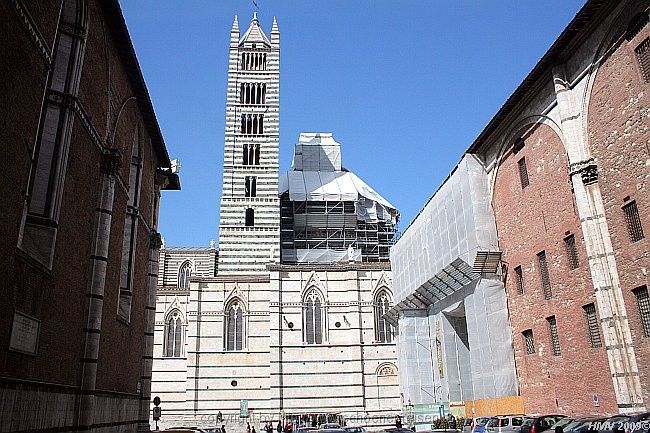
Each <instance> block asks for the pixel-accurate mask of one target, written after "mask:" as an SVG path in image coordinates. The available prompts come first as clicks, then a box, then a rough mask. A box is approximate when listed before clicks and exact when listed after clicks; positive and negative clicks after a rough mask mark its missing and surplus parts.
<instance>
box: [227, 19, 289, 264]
mask: <svg viewBox="0 0 650 433" xmlns="http://www.w3.org/2000/svg"><path fill="white" fill-rule="evenodd" d="M279 90H280V31H279V30H278V24H277V22H276V20H275V18H273V27H272V28H271V38H270V39H269V38H268V37H267V36H266V35H265V34H264V31H263V30H262V28H261V27H260V23H259V20H258V19H257V13H255V14H254V15H253V19H252V21H251V23H250V25H249V26H248V30H246V32H245V33H244V34H243V36H240V32H239V24H238V22H237V17H235V20H234V22H233V25H232V30H231V31H230V57H229V63H228V94H227V100H226V132H225V143H224V158H223V191H222V194H221V215H220V220H219V268H218V273H219V274H221V275H227V274H230V275H246V274H261V273H266V272H267V271H266V265H267V264H268V263H269V262H271V261H273V260H275V258H276V257H279V252H278V249H279V241H280V206H279V199H278V169H279V166H278V164H279V163H278V148H279V140H280V136H279V107H280V105H279V102H280V101H279V96H280V92H279Z"/></svg>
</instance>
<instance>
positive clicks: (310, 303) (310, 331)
mask: <svg viewBox="0 0 650 433" xmlns="http://www.w3.org/2000/svg"><path fill="white" fill-rule="evenodd" d="M322 305H323V304H322V302H321V299H320V296H319V294H318V292H317V291H316V290H315V289H312V290H310V291H309V292H308V293H307V295H306V296H305V298H304V300H303V303H302V312H303V329H304V334H303V340H304V342H305V343H306V344H322V343H323V327H324V326H323V325H324V323H323V307H322Z"/></svg>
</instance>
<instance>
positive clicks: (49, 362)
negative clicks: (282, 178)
mask: <svg viewBox="0 0 650 433" xmlns="http://www.w3.org/2000/svg"><path fill="white" fill-rule="evenodd" d="M82 3H83V2H82ZM86 3H87V10H86V12H87V14H88V20H87V23H88V31H87V38H86V45H85V56H84V61H83V67H82V69H81V71H82V72H81V80H80V85H79V93H78V101H79V104H80V105H81V107H82V108H83V110H84V111H85V112H86V113H87V115H88V120H89V121H90V123H91V127H92V128H93V129H94V130H96V131H97V133H98V135H99V141H95V140H94V139H93V137H92V135H91V134H90V133H89V131H88V128H86V127H85V126H84V125H83V122H82V121H81V119H80V117H79V116H78V115H75V116H74V125H73V129H72V135H71V140H70V146H69V154H68V159H67V161H68V162H67V167H66V171H65V175H64V178H65V180H64V187H63V194H62V197H61V206H60V209H61V210H60V214H59V217H58V228H57V239H56V243H55V250H54V258H53V261H52V265H51V269H48V268H47V266H46V265H42V264H39V263H37V262H36V261H34V260H33V259H32V258H30V256H29V254H27V253H25V252H22V251H20V250H19V248H18V247H17V245H18V244H19V241H18V239H19V232H20V227H21V224H22V218H23V210H24V206H25V197H26V192H27V190H28V178H29V173H30V164H29V154H30V152H31V151H30V149H33V148H34V143H35V142H36V141H37V135H38V122H39V116H40V113H41V107H42V102H43V97H44V94H45V90H46V86H47V62H46V61H45V60H44V58H45V57H47V55H48V54H47V53H48V52H49V55H50V56H51V51H52V46H53V45H54V40H55V33H56V28H57V22H58V14H59V10H60V8H61V4H62V1H49V2H45V1H43V2H40V1H38V2H37V1H31V0H23V1H21V2H17V3H12V2H3V3H2V4H0V20H2V22H3V23H7V25H6V26H5V27H6V32H5V33H4V35H5V37H4V38H2V40H0V49H1V50H2V52H3V53H7V56H8V57H7V59H6V60H7V61H6V62H2V64H0V75H2V76H3V79H4V80H5V82H6V86H3V90H5V89H6V90H5V93H3V94H2V96H3V99H4V100H5V101H10V104H11V109H10V110H8V111H7V112H6V114H5V115H4V117H3V118H2V121H3V125H2V126H3V127H2V128H0V134H1V135H0V139H1V141H2V142H3V143H13V145H11V146H9V147H8V148H7V149H6V152H5V153H4V154H3V157H4V158H5V164H6V167H5V169H3V170H2V174H0V176H2V182H0V197H2V203H3V212H2V213H1V215H0V242H1V243H2V245H3V247H2V248H1V249H0V263H2V264H3V271H2V272H1V273H0V297H2V299H3V304H2V307H1V309H2V314H0V350H1V351H2V356H0V430H3V431H5V430H6V429H9V430H14V429H20V430H29V431H37V430H38V429H39V428H41V429H43V428H61V429H65V428H66V427H70V426H72V425H73V424H74V423H75V422H77V421H76V420H77V419H78V416H77V410H78V408H79V398H78V396H79V386H80V378H81V376H82V371H81V368H80V366H81V365H82V363H81V357H82V356H84V355H83V353H84V351H83V349H84V341H85V340H84V335H85V334H84V328H85V327H86V326H87V322H86V321H87V314H88V305H87V298H86V293H87V291H88V290H89V287H90V285H91V279H92V277H93V266H92V263H93V259H92V258H91V255H92V254H93V251H94V239H95V233H96V229H97V228H96V222H97V211H96V209H97V208H98V206H99V199H100V193H101V188H102V174H101V171H100V163H101V157H102V147H105V146H111V145H112V146H114V147H117V148H119V149H120V150H121V152H122V155H123V156H122V166H121V169H120V172H119V178H120V180H118V182H117V186H116V189H115V200H114V205H113V213H112V224H111V227H110V229H111V238H110V245H109V255H108V265H107V267H108V271H107V275H106V284H105V294H104V304H103V311H102V313H103V314H102V323H101V342H100V351H99V360H98V375H97V382H96V389H97V390H101V392H99V391H98V394H96V395H97V396H98V397H97V399H96V402H97V403H96V405H95V415H96V416H95V419H94V422H96V423H97V422H101V423H105V424H106V427H108V430H106V431H109V430H110V427H111V425H112V424H115V428H117V429H118V430H120V431H134V430H135V428H136V422H137V417H138V410H139V406H138V403H139V399H140V395H139V394H138V388H137V386H138V383H139V381H140V380H141V375H142V374H143V372H142V355H143V353H142V352H143V350H144V346H145V344H144V328H145V301H146V293H147V289H148V281H149V279H148V259H149V245H150V241H149V230H150V229H152V228H153V227H154V226H155V224H154V222H153V209H152V207H153V203H154V194H156V188H155V185H154V182H155V177H156V169H157V167H160V166H161V164H169V161H160V160H159V159H158V157H157V155H160V153H158V154H157V153H156V152H155V151H154V148H153V145H152V142H151V140H150V137H149V136H148V135H147V127H146V126H145V125H144V121H143V116H144V115H143V112H142V111H141V107H142V105H141V104H138V101H137V100H136V99H135V98H132V96H133V95H135V94H136V92H137V90H136V89H135V87H134V86H135V85H134V82H135V81H137V77H135V78H134V72H133V69H130V68H129V67H128V66H127V65H126V63H125V58H128V56H130V52H129V51H128V49H127V48H128V47H127V48H125V43H124V40H121V41H120V40H119V39H118V38H116V34H118V33H119V32H120V31H122V30H119V29H117V27H116V21H115V17H114V16H110V17H109V16H108V15H107V10H109V9H110V8H111V7H117V3H116V2H104V1H100V0H89V1H87V2H86ZM16 4H17V5H18V6H16ZM21 5H22V6H21ZM20 7H23V8H24V11H25V12H26V13H27V14H28V15H29V16H31V18H32V20H31V24H30V25H31V26H32V29H33V30H35V33H40V34H41V35H42V36H43V37H42V41H41V45H42V46H44V47H45V53H46V54H43V53H42V52H41V50H40V49H39V48H38V45H37V44H36V43H35V42H34V40H35V36H33V35H32V34H31V33H30V30H29V28H28V26H25V24H24V19H23V17H22V16H21V13H20ZM117 25H119V22H118V24H117ZM116 29H117V30H116ZM116 32H117V33H116ZM109 65H110V67H109ZM140 102H141V101H140ZM122 106H123V108H121V107H122ZM118 113H120V114H119V116H118ZM154 123H155V119H154ZM139 124H140V125H142V128H141V131H142V132H143V133H144V138H143V140H142V143H143V155H144V165H143V169H142V181H141V185H142V187H141V192H140V205H139V208H140V216H141V217H140V219H139V220H138V237H137V244H136V253H135V272H134V284H133V287H134V289H133V299H132V311H131V320H130V323H124V322H122V321H120V320H118V319H117V304H118V296H119V285H120V266H121V256H122V236H123V234H122V233H123V228H124V221H125V216H126V203H127V198H128V191H127V190H126V189H125V188H124V187H123V186H121V185H125V186H126V185H128V182H129V164H130V160H131V147H132V146H133V145H134V143H135V140H134V137H135V131H136V130H137V126H138V125H139ZM113 137H114V140H113ZM14 310H18V311H21V312H24V313H27V314H29V315H31V316H34V317H35V318H36V319H38V320H40V334H39V343H38V350H37V353H36V355H27V354H21V353H17V352H14V351H9V350H7V348H8V347H9V338H10V332H11V326H12V319H13V314H14ZM44 383H47V385H45V384H44ZM123 406H124V407H126V408H127V409H128V410H113V409H111V408H117V407H123ZM34 407H39V408H41V409H44V410H43V411H41V412H39V413H38V414H36V415H34V413H33V408H34ZM46 414H49V415H46ZM12 423H13V424H12Z"/></svg>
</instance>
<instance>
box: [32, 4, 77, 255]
mask: <svg viewBox="0 0 650 433" xmlns="http://www.w3.org/2000/svg"><path fill="white" fill-rule="evenodd" d="M60 10H61V14H60V16H59V17H58V18H59V19H58V22H59V26H58V28H57V31H56V40H55V41H54V53H53V62H52V67H51V68H50V70H49V73H48V77H47V80H48V81H47V90H46V94H45V98H44V100H43V104H42V108H41V113H40V118H41V124H40V126H39V129H38V131H36V143H35V146H34V149H33V153H32V155H31V160H32V165H31V166H30V173H29V184H28V188H29V195H28V197H29V199H28V200H29V201H28V203H27V207H26V215H25V218H24V224H25V225H24V230H23V234H22V236H21V239H20V241H19V242H20V245H21V247H22V248H23V249H24V250H25V251H27V252H28V253H29V254H30V255H31V256H32V257H34V258H35V259H37V260H38V261H39V262H40V263H42V264H44V265H46V266H48V267H49V266H50V261H51V259H52V256H53V253H54V244H55V239H56V235H55V233H56V230H57V229H56V227H57V224H56V222H57V221H58V218H59V211H60V203H61V198H62V196H63V184H64V179H65V172H66V167H67V161H68V149H69V147H70V139H71V136H72V129H73V122H74V117H75V116H74V113H73V111H72V108H71V105H66V104H62V103H61V101H62V100H63V101H65V100H68V98H69V99H70V100H74V98H75V97H76V96H77V94H78V90H79V80H80V77H81V70H82V64H83V57H84V50H85V39H84V36H83V34H84V33H85V29H86V26H87V23H86V7H85V4H84V2H83V1H81V0H65V1H64V2H63V6H62V8H61V9H60ZM73 29H74V30H73ZM24 240H29V242H25V241H24Z"/></svg>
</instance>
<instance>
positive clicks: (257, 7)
mask: <svg viewBox="0 0 650 433" xmlns="http://www.w3.org/2000/svg"><path fill="white" fill-rule="evenodd" d="M251 1H252V2H253V6H255V12H259V11H260V7H259V5H258V4H257V2H256V1H255V0H251Z"/></svg>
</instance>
